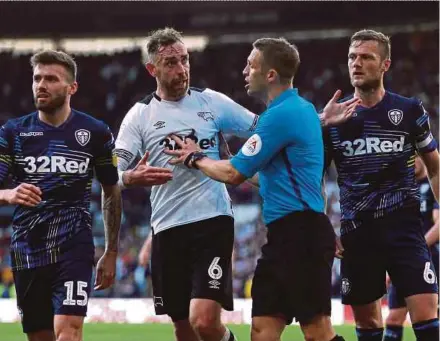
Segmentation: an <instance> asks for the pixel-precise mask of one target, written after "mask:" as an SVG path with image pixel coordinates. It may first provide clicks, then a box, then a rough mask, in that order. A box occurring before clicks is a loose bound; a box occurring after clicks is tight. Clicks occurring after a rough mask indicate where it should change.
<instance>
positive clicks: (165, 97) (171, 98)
mask: <svg viewBox="0 0 440 341" xmlns="http://www.w3.org/2000/svg"><path fill="white" fill-rule="evenodd" d="M156 95H157V96H159V97H160V99H163V100H164V101H170V102H177V101H180V100H181V99H182V98H183V97H185V96H186V92H185V94H184V95H179V96H172V95H170V94H168V93H167V92H166V91H165V90H164V89H161V88H160V87H158V88H157V89H156Z"/></svg>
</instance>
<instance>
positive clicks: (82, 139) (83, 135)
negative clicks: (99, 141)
mask: <svg viewBox="0 0 440 341" xmlns="http://www.w3.org/2000/svg"><path fill="white" fill-rule="evenodd" d="M75 138H76V141H77V142H78V143H79V144H80V145H81V146H83V147H84V146H85V145H86V144H87V143H89V141H90V131H88V130H85V129H79V130H77V131H75Z"/></svg>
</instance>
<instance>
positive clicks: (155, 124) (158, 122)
mask: <svg viewBox="0 0 440 341" xmlns="http://www.w3.org/2000/svg"><path fill="white" fill-rule="evenodd" d="M153 127H156V130H157V129H161V128H163V127H165V122H164V121H157V122H156V123H154V125H153Z"/></svg>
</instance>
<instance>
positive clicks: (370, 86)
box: [356, 79, 380, 92]
mask: <svg viewBox="0 0 440 341" xmlns="http://www.w3.org/2000/svg"><path fill="white" fill-rule="evenodd" d="M379 86H380V79H373V80H370V81H368V82H364V83H363V84H362V85H358V86H356V87H357V88H358V89H360V90H362V91H365V92H368V91H372V90H376V89H378V88H379Z"/></svg>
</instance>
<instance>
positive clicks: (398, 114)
mask: <svg viewBox="0 0 440 341" xmlns="http://www.w3.org/2000/svg"><path fill="white" fill-rule="evenodd" d="M388 118H389V119H390V121H391V123H392V124H394V125H398V124H399V123H400V122H402V119H403V111H402V110H399V109H393V110H390V111H388Z"/></svg>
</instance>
